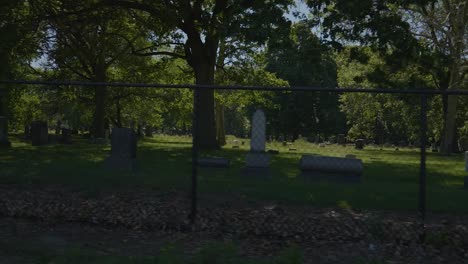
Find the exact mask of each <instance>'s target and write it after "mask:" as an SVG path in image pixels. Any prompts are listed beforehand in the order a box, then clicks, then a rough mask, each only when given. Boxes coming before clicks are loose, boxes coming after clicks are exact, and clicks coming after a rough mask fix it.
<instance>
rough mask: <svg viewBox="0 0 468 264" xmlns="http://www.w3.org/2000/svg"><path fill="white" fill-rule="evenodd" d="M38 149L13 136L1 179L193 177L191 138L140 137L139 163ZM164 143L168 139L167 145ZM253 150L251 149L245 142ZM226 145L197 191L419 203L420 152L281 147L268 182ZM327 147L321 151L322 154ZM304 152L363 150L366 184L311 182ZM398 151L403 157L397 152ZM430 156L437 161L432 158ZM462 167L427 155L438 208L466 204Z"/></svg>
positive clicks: (75, 181)
mask: <svg viewBox="0 0 468 264" xmlns="http://www.w3.org/2000/svg"><path fill="white" fill-rule="evenodd" d="M79 142H80V143H77V144H73V145H48V146H43V147H32V146H30V145H27V144H24V143H20V142H15V144H14V147H13V148H11V149H8V150H0V167H1V168H2V169H1V171H0V183H3V184H5V183H9V184H28V185H33V186H36V185H42V184H44V185H47V184H53V185H67V186H71V187H76V188H86V189H91V190H99V189H107V188H111V189H112V188H123V189H129V188H150V189H153V188H158V189H159V188H160V189H167V188H176V189H181V190H188V187H189V186H190V183H191V181H190V178H191V145H190V142H187V143H184V142H179V143H178V142H173V141H170V140H165V138H162V139H159V138H155V139H145V140H142V141H140V142H139V146H138V154H137V156H138V157H137V166H138V169H137V171H135V172H131V171H125V170H106V169H104V168H103V161H104V159H105V158H106V157H107V156H108V154H109V150H110V146H108V145H96V144H90V143H87V142H86V141H85V140H82V141H79ZM161 142H163V143H161ZM243 147H245V146H243ZM246 148H247V147H246ZM246 148H241V149H233V148H229V146H227V147H226V148H223V149H220V150H216V151H210V152H202V153H201V155H202V156H203V155H209V156H223V157H227V158H229V159H230V160H231V166H230V168H228V169H209V168H200V169H199V193H200V194H201V195H203V194H220V195H228V196H232V197H238V196H239V195H240V196H244V197H246V198H249V199H250V198H252V199H267V200H275V201H279V202H281V201H283V202H295V203H299V204H309V205H315V206H337V205H340V206H349V207H354V208H379V209H408V210H413V209H415V208H417V204H418V180H419V153H418V152H417V151H412V150H411V151H400V152H399V153H394V152H392V151H391V150H383V151H380V150H378V149H366V150H363V151H358V150H354V149H351V148H348V150H347V151H341V152H339V151H337V150H335V149H338V150H340V147H334V146H333V147H329V148H327V149H325V150H324V149H322V148H318V147H317V148H310V149H304V150H300V149H299V151H296V152H289V151H287V150H285V149H280V152H281V153H280V154H279V155H272V159H271V170H272V173H273V176H272V178H271V179H270V180H258V179H249V178H246V177H241V175H240V172H241V169H242V167H243V166H244V164H245V155H246V154H247V149H246ZM320 151H322V152H320ZM306 153H317V154H322V155H335V156H337V155H338V156H342V154H343V153H350V154H356V155H358V158H362V159H363V162H364V175H363V178H362V183H360V184H339V183H327V182H316V183H305V182H304V181H302V180H301V179H300V178H297V175H298V174H299V172H300V171H299V160H300V157H301V155H303V154H306ZM397 157H398V158H397ZM431 161H437V163H435V164H432V163H431ZM457 166H463V160H462V159H460V157H458V156H457V157H453V158H441V159H439V158H438V156H436V155H430V156H429V158H428V200H429V202H430V208H431V209H434V210H462V211H463V210H465V211H468V208H466V205H465V203H464V201H466V200H467V199H468V192H466V191H462V190H460V188H459V187H460V186H461V185H462V184H463V171H458V170H456V171H455V170H453V169H450V168H453V167H457Z"/></svg>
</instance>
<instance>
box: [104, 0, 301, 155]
mask: <svg viewBox="0 0 468 264" xmlns="http://www.w3.org/2000/svg"><path fill="white" fill-rule="evenodd" d="M291 2H292V1H290V0H272V1H268V2H265V1H259V0H255V1H251V0H245V1H240V2H239V1H232V0H210V1H208V0H194V1H186V0H184V1H182V0H172V1H171V0H168V1H152V0H138V1H137V0H103V1H102V3H104V4H107V5H119V6H121V7H124V8H129V9H133V10H139V11H142V12H143V13H144V14H146V15H147V16H146V17H145V16H142V18H145V19H146V21H149V22H147V23H146V25H147V26H148V27H149V28H150V29H151V31H152V32H153V34H152V40H153V43H154V45H152V46H150V47H147V48H146V49H143V50H136V49H135V50H134V53H136V54H139V55H150V56H154V55H162V56H175V57H179V58H184V59H185V60H186V61H187V63H188V64H189V65H190V66H191V67H192V69H193V72H194V75H195V80H196V81H195V82H196V84H200V85H211V84H214V81H215V80H214V76H215V70H216V64H217V62H218V59H217V57H218V52H219V46H220V43H221V41H223V42H224V43H225V45H226V46H225V50H226V51H227V52H228V54H225V55H224V56H225V58H226V59H229V58H230V57H232V56H233V55H236V54H239V53H238V52H237V51H238V50H239V49H242V48H248V47H249V44H256V46H257V47H258V48H259V47H260V45H261V44H263V43H264V42H265V41H266V40H267V39H268V38H269V37H270V36H272V34H273V33H275V32H276V33H278V32H279V31H281V30H284V29H285V28H288V27H289V22H288V21H287V19H286V18H285V16H284V14H285V12H286V11H287V8H288V6H289V5H290V4H291ZM195 98H198V102H197V105H198V111H199V113H200V115H199V116H200V118H199V120H198V122H199V125H198V127H199V131H197V134H198V136H199V146H200V147H201V148H205V149H210V148H216V147H218V143H217V140H216V125H215V111H214V104H215V103H214V91H213V90H212V89H199V91H198V96H196V97H195Z"/></svg>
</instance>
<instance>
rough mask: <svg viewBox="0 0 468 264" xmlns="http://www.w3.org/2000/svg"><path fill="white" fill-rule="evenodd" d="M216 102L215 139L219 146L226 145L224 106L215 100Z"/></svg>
mask: <svg viewBox="0 0 468 264" xmlns="http://www.w3.org/2000/svg"><path fill="white" fill-rule="evenodd" d="M215 104H216V107H215V109H216V112H215V117H216V140H217V142H218V145H219V146H224V145H226V131H225V128H224V106H223V105H222V104H221V103H220V102H219V100H217V101H215Z"/></svg>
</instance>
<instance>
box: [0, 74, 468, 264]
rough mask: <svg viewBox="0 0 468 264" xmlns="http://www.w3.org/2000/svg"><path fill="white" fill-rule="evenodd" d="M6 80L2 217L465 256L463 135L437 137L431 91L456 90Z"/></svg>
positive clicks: (329, 259)
mask: <svg viewBox="0 0 468 264" xmlns="http://www.w3.org/2000/svg"><path fill="white" fill-rule="evenodd" d="M12 83H13V84H14V87H13V88H12V89H10V92H9V94H8V96H9V98H10V102H12V103H11V104H10V107H12V108H11V109H12V110H11V113H12V114H11V116H9V117H8V118H1V117H0V124H1V125H2V128H3V129H4V130H3V131H7V132H9V133H6V132H3V133H2V138H1V139H2V140H3V142H8V144H6V143H5V144H4V147H2V149H1V150H0V157H1V159H0V166H1V171H0V180H1V184H2V186H3V187H2V188H3V191H2V195H1V198H0V214H2V215H3V216H4V217H26V218H33V219H41V220H44V221H46V222H48V221H58V220H60V219H61V220H63V221H67V222H85V223H90V224H98V225H104V226H124V227H128V228H131V229H139V230H161V231H164V232H183V233H187V232H189V233H190V232H192V233H196V234H203V235H206V236H209V237H212V238H215V239H222V240H226V239H228V240H234V241H248V242H246V243H247V244H248V249H249V250H252V251H262V250H263V251H266V252H268V251H272V250H275V249H276V248H277V249H279V248H282V247H285V246H290V245H298V246H299V247H300V248H302V249H303V250H304V254H305V255H307V256H310V257H311V259H312V258H315V257H316V258H317V259H318V260H317V261H319V263H320V261H321V262H323V263H341V262H340V261H342V260H343V259H349V260H350V261H351V262H353V263H369V262H372V261H374V262H375V263H380V262H382V263H385V261H395V262H397V263H398V262H400V263H440V262H447V263H466V260H467V259H468V251H467V249H468V227H467V224H466V223H468V218H467V214H466V213H467V211H468V207H467V206H466V203H465V201H466V200H467V199H468V192H467V190H466V186H465V185H464V181H466V180H465V179H466V178H465V176H467V172H466V171H465V163H466V161H465V160H464V156H463V151H466V150H467V149H466V143H465V142H464V141H463V140H464V139H463V137H461V136H459V137H458V138H459V139H460V140H459V142H457V153H454V154H453V155H451V156H443V155H441V154H440V153H439V149H438V148H439V146H440V142H437V140H438V139H439V138H441V135H440V134H438V133H439V132H438V131H441V127H440V124H441V123H442V122H441V120H442V119H443V112H444V111H443V107H442V105H443V103H442V102H443V96H446V95H448V94H458V96H459V99H460V101H463V102H464V101H466V98H465V97H467V96H468V95H467V94H468V93H466V92H465V91H449V92H441V91H432V90H431V91H428V90H401V91H395V90H379V89H373V90H370V89H369V90H365V89H325V88H314V87H236V86H223V87H215V86H196V85H161V84H154V85H148V84H116V83H78V82H26V81H20V82H9V84H10V85H12ZM102 87H106V88H105V89H106V97H105V98H106V100H105V102H104V105H102V107H104V109H105V111H104V112H105V115H104V116H103V118H102V121H103V122H101V123H100V124H99V125H97V124H96V123H95V122H96V119H97V118H96V115H97V114H99V111H100V110H99V109H98V108H96V101H93V100H94V99H95V98H94V93H95V92H96V90H97V89H102ZM201 91H205V93H206V91H213V95H214V96H213V101H212V103H213V105H214V108H213V110H214V115H213V116H212V117H213V118H212V119H213V120H211V117H210V115H207V114H206V113H205V112H204V111H205V110H206V105H205V106H203V104H206V103H207V101H204V100H205V99H206V97H204V96H205V95H203V94H201ZM458 118H460V120H462V121H463V119H464V118H466V116H465V115H460V116H459V117H458ZM208 119H209V120H208ZM210 121H212V122H213V123H212V124H211V125H210ZM465 122H466V120H465ZM6 124H8V125H9V128H8V130H7V128H6V127H7V126H6ZM207 135H211V136H210V137H211V138H212V139H214V138H215V139H216V140H215V143H216V144H209V143H210V142H208V141H207V138H209V137H208V136H207ZM213 136H214V137H213ZM212 142H214V140H213V141H211V143H212ZM64 187H65V189H64ZM64 190H67V191H64ZM309 251H310V252H309Z"/></svg>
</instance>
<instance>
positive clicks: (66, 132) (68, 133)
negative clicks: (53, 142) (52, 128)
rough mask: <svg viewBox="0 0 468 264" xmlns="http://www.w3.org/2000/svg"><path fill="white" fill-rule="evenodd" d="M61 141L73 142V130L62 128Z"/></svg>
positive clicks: (63, 142)
mask: <svg viewBox="0 0 468 264" xmlns="http://www.w3.org/2000/svg"><path fill="white" fill-rule="evenodd" d="M60 143H62V144H71V143H72V130H71V129H67V128H62V134H61V135H60Z"/></svg>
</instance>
